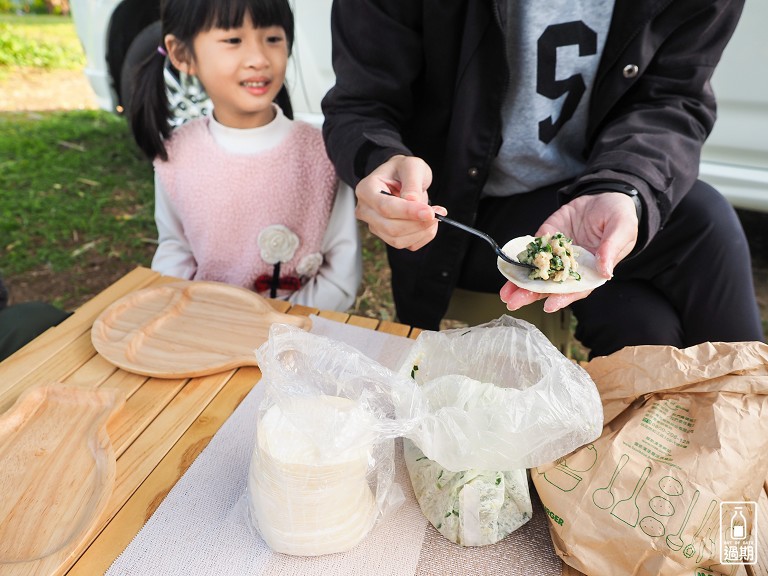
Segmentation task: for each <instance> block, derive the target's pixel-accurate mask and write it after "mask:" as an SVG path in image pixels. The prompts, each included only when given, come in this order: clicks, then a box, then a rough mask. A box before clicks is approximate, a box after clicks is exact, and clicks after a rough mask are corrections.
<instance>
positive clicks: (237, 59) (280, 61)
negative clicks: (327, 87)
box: [187, 14, 288, 128]
mask: <svg viewBox="0 0 768 576" xmlns="http://www.w3.org/2000/svg"><path fill="white" fill-rule="evenodd" d="M193 48H194V56H191V55H190V60H189V63H188V70H187V72H188V73H189V74H194V75H196V76H197V77H198V79H199V80H200V82H201V83H202V85H203V86H204V87H205V91H206V93H207V94H208V96H210V98H211V101H212V102H213V108H214V110H213V114H214V116H215V117H216V120H218V121H219V122H220V123H221V124H224V125H225V126H229V127H231V128H256V127H259V126H264V125H265V124H268V123H269V122H270V121H271V120H272V119H273V118H274V110H273V109H272V101H273V100H274V99H275V97H276V96H277V93H278V92H279V91H280V88H281V87H282V85H283V82H284V80H285V69H286V66H287V65H288V41H287V38H286V35H285V31H284V30H283V28H282V27H281V26H270V27H268V28H256V27H255V26H254V25H253V21H252V20H251V17H250V15H249V14H246V15H245V18H244V20H243V25H242V27H240V28H231V29H229V30H225V29H223V28H211V29H210V30H208V31H206V32H200V33H199V34H198V35H197V36H196V37H195V39H194V43H193Z"/></svg>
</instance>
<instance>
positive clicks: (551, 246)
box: [517, 232, 581, 282]
mask: <svg viewBox="0 0 768 576" xmlns="http://www.w3.org/2000/svg"><path fill="white" fill-rule="evenodd" d="M572 244H573V240H571V239H570V238H568V237H567V236H565V235H563V234H562V233H561V232H558V233H557V234H554V235H550V234H544V235H543V236H539V237H537V238H534V239H533V241H532V242H529V243H528V245H527V246H526V247H525V250H523V251H522V252H520V253H519V254H518V255H517V258H518V260H520V262H524V263H525V264H532V265H533V266H536V269H535V270H531V271H530V272H529V273H528V278H530V279H531V280H552V281H553V282H565V281H566V280H569V279H574V280H581V274H579V273H578V272H577V271H576V270H577V269H578V266H579V264H578V262H577V261H576V256H577V255H578V253H577V251H576V250H575V249H574V248H573V245H572Z"/></svg>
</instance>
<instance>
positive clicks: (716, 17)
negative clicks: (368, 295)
mask: <svg viewBox="0 0 768 576" xmlns="http://www.w3.org/2000/svg"><path fill="white" fill-rule="evenodd" d="M504 5H505V2H503V1H502V2H494V1H493V0H463V1H459V0H456V1H453V2H445V1H443V0H401V1H393V0H335V2H334V7H333V13H332V28H333V65H334V69H335V72H336V85H335V86H334V87H333V88H332V89H331V91H330V92H329V93H328V94H327V95H326V97H325V98H324V100H323V112H324V114H325V124H324V127H323V133H324V136H325V139H326V147H327V150H328V154H329V156H330V158H331V160H332V161H333V162H334V164H335V166H336V169H337V170H338V172H339V175H340V176H341V178H342V179H343V180H344V181H346V182H347V183H349V184H351V185H353V186H354V185H356V184H357V182H358V181H359V180H360V179H361V178H363V177H365V176H366V175H368V174H369V173H370V172H371V171H372V170H373V169H374V168H376V167H377V166H379V165H380V164H382V163H383V162H385V161H386V160H387V159H389V158H390V157H391V156H393V155H395V154H406V155H415V156H419V157H421V158H423V159H424V160H425V161H426V162H427V163H428V164H429V165H430V166H431V167H432V171H433V184H432V186H431V187H430V190H429V194H430V198H431V199H432V201H433V202H434V203H435V204H440V205H442V206H445V207H446V208H447V209H448V213H449V214H450V215H451V217H452V218H455V219H456V220H459V221H463V222H466V223H472V222H473V221H474V219H475V215H476V212H477V205H478V202H479V198H480V192H481V190H482V188H483V185H484V183H485V180H486V178H487V175H488V171H489V167H490V165H491V162H492V161H493V158H494V157H495V155H496V153H497V151H498V149H499V146H500V144H501V128H502V127H501V122H500V111H501V105H502V101H503V98H504V94H505V90H506V86H507V82H508V75H509V71H508V69H507V63H506V58H505V38H504V32H503V31H504V26H503V24H502V23H503V21H504V14H503V6H504ZM742 8H743V0H646V1H636V0H616V4H615V8H614V13H613V20H612V22H611V27H610V31H609V34H608V38H607V40H606V43H605V47H604V51H603V55H602V60H601V62H600V66H599V70H598V73H597V77H596V79H595V83H594V86H593V91H592V97H591V101H590V103H589V119H588V128H587V130H588V133H587V142H588V149H587V150H585V153H584V157H585V160H586V168H585V170H584V172H583V174H582V175H581V176H580V177H579V178H578V179H577V180H576V181H575V182H573V183H572V184H571V185H569V186H568V187H567V188H565V189H563V201H567V200H568V196H569V195H571V194H573V193H575V192H577V191H578V190H579V189H580V188H583V187H585V186H587V185H589V184H594V183H595V182H597V181H621V182H625V183H627V184H629V185H631V186H633V187H635V188H636V189H637V190H638V191H639V192H640V196H641V198H642V203H643V218H642V222H641V229H640V237H639V246H640V248H642V247H643V246H644V245H646V244H647V243H648V242H649V241H650V240H651V239H652V238H653V236H654V235H655V233H656V232H657V231H658V230H659V229H660V227H661V226H663V224H664V222H665V220H666V219H667V218H668V215H669V213H670V212H671V210H673V209H674V207H675V206H676V205H677V204H678V203H679V201H680V199H681V198H682V197H683V195H685V194H686V193H687V192H688V190H689V189H690V187H691V186H692V184H693V182H694V181H695V179H696V177H697V175H698V168H699V158H700V152H701V147H702V144H703V143H704V141H705V139H706V138H707V136H708V135H709V133H710V131H711V130H712V127H713V124H714V122H715V116H716V111H715V99H714V94H713V92H712V89H711V86H710V78H711V76H712V72H713V71H714V68H715V66H716V65H717V63H718V62H719V60H720V56H721V54H722V51H723V49H724V48H725V46H726V44H727V42H728V40H729V39H730V37H731V35H732V33H733V31H734V29H735V27H736V23H737V21H738V18H739V16H740V14H741V11H742ZM467 242H468V238H467V235H465V234H462V233H461V232H458V233H455V232H452V231H449V230H441V231H440V232H439V233H438V237H437V238H436V239H435V241H433V243H432V244H436V243H437V245H436V246H435V247H434V249H433V250H431V254H433V255H434V256H432V257H430V259H429V265H428V266H426V267H422V268H423V269H420V270H419V274H420V276H422V280H423V281H424V282H427V283H430V284H432V285H431V286H430V288H429V290H430V291H431V293H432V295H433V297H435V298H436V299H437V300H440V301H441V303H438V304H436V306H437V307H438V308H439V307H441V306H442V309H443V311H444V309H445V306H447V301H448V298H449V297H450V292H451V289H452V287H453V285H454V284H455V280H456V277H457V261H458V260H460V256H461V254H463V251H464V248H465V246H466V243H467ZM397 252H398V251H394V250H391V251H390V259H392V258H398V257H399V256H398V255H397ZM457 255H459V258H457ZM402 257H403V258H405V259H407V258H408V255H405V254H403V255H402ZM395 289H397V287H395ZM439 294H442V295H443V296H444V297H443V298H439V296H438V295H439Z"/></svg>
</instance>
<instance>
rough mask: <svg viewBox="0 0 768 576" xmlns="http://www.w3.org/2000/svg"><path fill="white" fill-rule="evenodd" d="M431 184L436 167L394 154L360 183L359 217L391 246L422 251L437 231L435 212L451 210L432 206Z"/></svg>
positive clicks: (356, 212) (357, 212) (440, 212)
mask: <svg viewBox="0 0 768 576" xmlns="http://www.w3.org/2000/svg"><path fill="white" fill-rule="evenodd" d="M431 183H432V170H431V169H430V167H429V166H428V165H427V163H426V162H424V160H422V159H421V158H416V157H415V156H402V155H398V156H393V157H392V158H390V159H389V160H387V161H386V162H385V163H384V164H382V165H381V166H379V167H378V168H376V170H374V171H373V172H371V173H370V174H369V175H368V176H366V177H365V178H363V179H362V180H360V182H359V183H358V185H357V187H356V188H355V195H356V196H357V207H356V208H355V216H357V218H358V219H360V220H362V221H363V222H366V223H367V224H368V228H369V229H370V231H371V232H372V233H373V234H375V235H376V236H378V237H379V238H381V239H382V240H384V242H386V243H387V244H389V245H390V246H394V247H395V248H407V249H409V250H418V249H419V248H421V247H422V246H424V245H426V244H427V243H429V242H430V241H431V240H432V239H433V238H434V237H435V234H437V225H438V221H437V220H436V219H435V212H437V213H439V214H442V215H445V214H446V213H447V212H446V210H445V208H442V207H441V206H430V205H429V196H428V194H427V188H429V185H430V184H431ZM382 190H383V191H385V192H389V193H391V194H393V195H394V196H399V198H396V197H392V196H387V195H386V194H382V193H381V191H382Z"/></svg>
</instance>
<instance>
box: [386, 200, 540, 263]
mask: <svg viewBox="0 0 768 576" xmlns="http://www.w3.org/2000/svg"><path fill="white" fill-rule="evenodd" d="M380 192H381V193H382V194H385V195H387V196H395V195H394V194H392V193H391V192H387V191H386V190H380ZM395 197H396V198H397V196H395ZM435 218H436V219H437V220H439V221H440V222H444V223H446V224H449V225H451V226H455V227H456V228H460V229H461V230H464V232H469V233H470V234H474V235H475V236H477V237H478V238H482V239H483V240H485V241H486V242H488V244H490V245H491V246H492V247H493V249H494V251H495V252H496V254H497V255H498V256H499V258H501V259H502V260H504V261H505V262H509V263H510V264H514V265H515V266H520V267H522V268H528V269H529V270H535V269H536V267H535V266H533V265H531V264H525V263H524V262H519V261H518V260H513V259H512V258H510V257H509V256H508V255H507V253H506V252H504V251H503V250H502V249H501V248H500V247H499V245H498V244H497V243H496V241H495V240H494V239H493V238H491V237H490V236H488V234H486V233H485V232H481V231H480V230H478V229H477V228H472V227H471V226H467V225H466V224H462V223H461V222H457V221H456V220H452V219H450V218H448V217H447V216H443V215H442V214H437V213H435Z"/></svg>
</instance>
